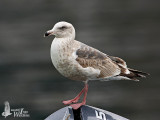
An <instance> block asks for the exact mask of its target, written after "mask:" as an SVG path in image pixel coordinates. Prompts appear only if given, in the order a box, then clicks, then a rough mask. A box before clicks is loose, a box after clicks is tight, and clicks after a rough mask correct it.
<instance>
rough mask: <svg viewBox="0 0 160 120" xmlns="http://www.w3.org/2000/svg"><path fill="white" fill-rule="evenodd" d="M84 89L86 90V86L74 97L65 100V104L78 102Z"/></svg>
mask: <svg viewBox="0 0 160 120" xmlns="http://www.w3.org/2000/svg"><path fill="white" fill-rule="evenodd" d="M84 91H85V87H84V88H83V89H82V90H81V92H80V93H79V94H78V95H77V96H76V97H75V98H74V99H71V100H67V101H63V104H65V105H68V104H71V103H76V102H78V100H79V99H80V97H81V95H82V93H83V92H84Z"/></svg>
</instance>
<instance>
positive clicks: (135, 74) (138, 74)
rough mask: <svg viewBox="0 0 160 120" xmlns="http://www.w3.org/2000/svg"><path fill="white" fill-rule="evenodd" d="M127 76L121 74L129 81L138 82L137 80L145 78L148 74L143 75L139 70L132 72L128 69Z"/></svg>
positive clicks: (132, 70)
mask: <svg viewBox="0 0 160 120" xmlns="http://www.w3.org/2000/svg"><path fill="white" fill-rule="evenodd" d="M128 70H129V72H130V73H129V74H124V73H121V75H122V76H125V77H128V78H129V79H131V80H135V81H139V80H138V79H137V78H145V77H146V76H147V75H149V73H145V72H142V71H139V70H134V69H131V68H128Z"/></svg>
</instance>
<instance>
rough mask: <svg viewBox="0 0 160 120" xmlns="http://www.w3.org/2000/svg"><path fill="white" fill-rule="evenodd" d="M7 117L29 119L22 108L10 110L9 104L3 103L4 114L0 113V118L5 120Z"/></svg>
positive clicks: (28, 115)
mask: <svg viewBox="0 0 160 120" xmlns="http://www.w3.org/2000/svg"><path fill="white" fill-rule="evenodd" d="M11 112H12V113H11ZM9 115H13V116H14V117H30V114H29V113H28V111H26V110H24V108H18V109H10V105H9V102H8V101H5V102H4V112H2V116H4V117H5V118H6V117H7V116H9Z"/></svg>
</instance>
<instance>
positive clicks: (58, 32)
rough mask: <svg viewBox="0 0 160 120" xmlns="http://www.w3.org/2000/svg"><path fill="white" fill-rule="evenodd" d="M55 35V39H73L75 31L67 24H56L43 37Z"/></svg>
mask: <svg viewBox="0 0 160 120" xmlns="http://www.w3.org/2000/svg"><path fill="white" fill-rule="evenodd" d="M49 35H55V37H56V38H73V39H74V38H75V29H74V27H73V25H72V24H70V23H68V22H58V23H56V24H55V25H54V27H53V28H52V29H51V30H48V31H47V32H46V33H45V34H44V36H45V37H46V36H49Z"/></svg>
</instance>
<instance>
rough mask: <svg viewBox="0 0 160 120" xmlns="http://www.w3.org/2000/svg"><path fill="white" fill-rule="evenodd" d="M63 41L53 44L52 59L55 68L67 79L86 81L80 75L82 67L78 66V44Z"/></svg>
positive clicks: (54, 41) (56, 41)
mask: <svg viewBox="0 0 160 120" xmlns="http://www.w3.org/2000/svg"><path fill="white" fill-rule="evenodd" d="M72 45H73V43H67V42H64V41H63V40H61V41H60V40H57V39H55V40H53V42H52V44H51V59H52V63H53V65H54V66H55V68H56V69H57V70H58V71H59V72H60V73H61V74H62V75H63V76H65V77H67V78H70V79H73V80H86V78H85V77H83V76H82V75H80V74H81V73H80V66H79V64H77V61H76V60H75V59H76V55H75V51H76V49H77V46H76V44H75V45H74V46H72Z"/></svg>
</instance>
